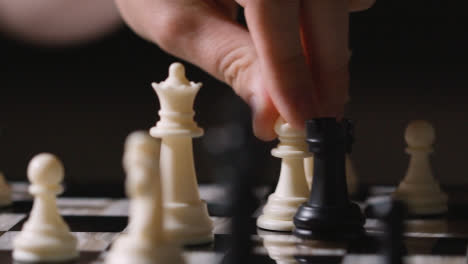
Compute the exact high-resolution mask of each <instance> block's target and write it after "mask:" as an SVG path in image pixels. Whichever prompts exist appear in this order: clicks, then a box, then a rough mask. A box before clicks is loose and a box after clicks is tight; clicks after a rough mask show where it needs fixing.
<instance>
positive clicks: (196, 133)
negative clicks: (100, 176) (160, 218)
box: [150, 63, 213, 245]
mask: <svg viewBox="0 0 468 264" xmlns="http://www.w3.org/2000/svg"><path fill="white" fill-rule="evenodd" d="M152 85H153V88H154V90H155V91H156V93H157V95H158V98H159V102H160V104H161V110H160V111H159V116H160V117H161V119H160V120H159V122H158V123H157V124H156V126H155V127H153V128H151V130H150V134H151V136H153V137H156V138H161V139H162V143H161V159H160V166H161V183H162V188H163V190H164V193H163V207H164V212H165V216H164V218H165V220H164V224H165V229H166V231H167V233H166V235H167V237H168V239H170V240H174V241H178V242H180V243H182V244H185V245H196V244H205V243H210V242H212V241H213V223H212V221H211V219H210V217H209V215H208V208H207V205H206V202H205V201H202V200H200V194H199V191H198V183H197V176H196V174H195V165H194V160H193V147H192V138H194V137H200V136H202V135H203V129H201V128H200V127H198V126H197V123H195V121H194V120H193V116H194V115H195V113H194V111H193V103H194V100H195V96H196V94H197V92H198V91H199V89H200V87H201V83H193V82H189V81H188V80H187V78H186V77H185V69H184V66H183V65H182V64H180V63H173V64H172V65H171V66H170V68H169V77H168V78H167V79H166V80H165V81H164V82H161V83H153V84H152Z"/></svg>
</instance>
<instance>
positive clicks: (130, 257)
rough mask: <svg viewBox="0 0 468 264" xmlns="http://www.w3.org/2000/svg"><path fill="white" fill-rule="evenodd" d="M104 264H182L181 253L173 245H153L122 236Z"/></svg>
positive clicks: (142, 240)
mask: <svg viewBox="0 0 468 264" xmlns="http://www.w3.org/2000/svg"><path fill="white" fill-rule="evenodd" d="M105 263H106V264H128V263H132V264H167V263H171V264H184V263H185V261H184V259H183V257H182V252H181V250H180V248H178V247H177V246H176V245H174V244H159V245H154V244H153V243H150V242H148V241H145V240H144V239H132V238H131V237H130V236H128V235H124V236H123V237H120V238H119V239H117V241H116V242H115V243H114V245H113V246H112V248H111V251H110V252H109V254H108V255H107V256H106V260H105Z"/></svg>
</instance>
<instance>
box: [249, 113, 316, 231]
mask: <svg viewBox="0 0 468 264" xmlns="http://www.w3.org/2000/svg"><path fill="white" fill-rule="evenodd" d="M275 131H276V133H277V134H278V137H279V141H280V143H279V144H278V146H277V148H275V149H273V150H272V151H271V154H272V155H273V156H275V157H278V158H281V159H282V162H281V171H280V176H279V180H278V185H277V186H276V190H275V192H274V193H273V194H271V195H270V196H269V197H268V201H267V203H266V205H265V207H264V208H263V214H262V215H261V216H260V217H259V218H258V219H257V226H258V227H260V228H263V229H268V230H275V231H292V230H293V227H294V224H293V217H294V215H295V214H296V211H297V208H299V206H300V205H301V204H303V203H304V202H306V201H307V198H308V197H309V187H308V186H307V181H306V177H305V171H304V158H305V157H307V156H310V155H311V154H310V153H309V152H308V151H307V144H306V141H305V132H304V131H303V130H297V129H295V128H293V127H291V126H290V125H289V124H288V123H285V122H284V121H283V120H282V119H281V118H279V119H278V121H276V124H275Z"/></svg>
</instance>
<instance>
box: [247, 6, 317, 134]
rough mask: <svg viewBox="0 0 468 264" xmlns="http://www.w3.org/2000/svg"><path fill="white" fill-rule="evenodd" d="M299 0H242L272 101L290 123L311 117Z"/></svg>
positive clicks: (312, 98) (312, 102) (313, 104)
mask: <svg viewBox="0 0 468 264" xmlns="http://www.w3.org/2000/svg"><path fill="white" fill-rule="evenodd" d="M300 3H301V2H300V0H292V1H284V0H254V1H243V2H242V4H243V6H244V8H245V17H246V20H247V25H248V28H249V31H250V34H251V37H252V39H253V42H254V45H255V48H256V51H257V55H258V59H259V62H260V68H261V73H259V74H262V77H263V83H264V85H266V87H265V89H266V90H267V91H268V93H269V95H270V97H271V99H272V101H273V104H274V105H275V107H276V109H277V110H278V112H279V113H280V115H281V116H283V117H284V119H285V120H286V121H287V122H289V123H291V125H293V126H295V127H298V128H302V127H303V126H304V124H303V122H304V120H305V119H308V118H312V117H315V116H316V114H317V109H316V102H315V99H316V96H315V92H314V81H313V79H312V76H311V73H310V70H309V67H308V66H307V62H306V57H305V54H304V49H303V46H302V43H301V32H300V20H299V17H300V7H301V6H300Z"/></svg>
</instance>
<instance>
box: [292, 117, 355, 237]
mask: <svg viewBox="0 0 468 264" xmlns="http://www.w3.org/2000/svg"><path fill="white" fill-rule="evenodd" d="M306 127H307V143H308V145H309V151H311V152H313V153H314V179H313V183H312V189H311V192H310V197H309V199H308V201H307V202H306V203H304V204H303V205H302V206H301V207H300V208H299V210H298V211H297V213H296V215H295V217H294V225H295V229H294V234H295V235H297V236H299V237H301V238H305V239H320V240H341V239H347V238H353V237H356V236H359V235H361V234H362V232H363V224H364V217H363V215H362V213H361V211H360V208H359V207H358V206H357V205H356V204H354V203H352V202H351V201H350V200H349V198H348V191H347V186H346V172H345V153H349V152H351V145H352V141H353V137H352V136H353V135H352V132H353V130H352V124H351V123H350V122H349V121H348V120H344V121H342V122H340V123H338V122H337V121H336V119H335V118H318V119H313V120H309V121H307V124H306Z"/></svg>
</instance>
